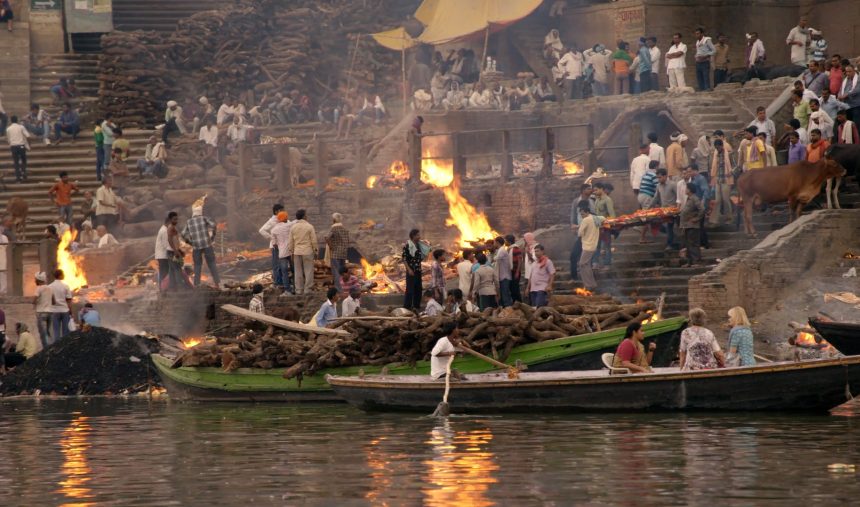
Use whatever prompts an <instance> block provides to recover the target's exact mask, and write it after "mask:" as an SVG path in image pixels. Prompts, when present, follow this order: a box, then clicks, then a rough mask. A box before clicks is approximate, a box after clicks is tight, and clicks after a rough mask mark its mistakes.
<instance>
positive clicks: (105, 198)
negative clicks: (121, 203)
mask: <svg viewBox="0 0 860 507" xmlns="http://www.w3.org/2000/svg"><path fill="white" fill-rule="evenodd" d="M118 213H119V208H118V207H117V197H116V194H115V193H114V191H113V189H112V188H108V187H106V186H104V185H102V186H100V187H99V189H98V190H96V215H116V214H118Z"/></svg>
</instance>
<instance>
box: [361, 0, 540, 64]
mask: <svg viewBox="0 0 860 507" xmlns="http://www.w3.org/2000/svg"><path fill="white" fill-rule="evenodd" d="M540 4H541V0H425V1H424V2H423V3H422V4H421V6H420V7H418V10H417V11H415V19H417V20H418V21H421V22H422V23H423V24H424V25H425V27H426V28H425V29H424V32H422V33H421V35H419V36H418V37H417V38H414V39H413V38H412V37H410V36H409V34H407V33H406V31H405V30H404V29H403V28H395V29H394V30H388V31H385V32H380V33H376V34H373V38H374V40H376V42H378V43H379V44H381V45H383V46H385V47H387V48H389V49H395V50H398V51H399V50H401V49H406V48H409V47H412V46H414V45H416V44H419V43H424V44H431V45H436V44H444V43H446V42H451V41H454V40H457V39H464V38H466V37H469V36H471V35H475V34H477V33H479V32H483V31H485V30H487V28H490V29H492V28H493V27H494V26H496V27H501V26H504V25H508V24H511V23H514V22H516V21H519V20H520V19H522V18H524V17H526V16H528V15H529V14H531V13H532V11H534V10H535V9H537V8H538V6H540Z"/></svg>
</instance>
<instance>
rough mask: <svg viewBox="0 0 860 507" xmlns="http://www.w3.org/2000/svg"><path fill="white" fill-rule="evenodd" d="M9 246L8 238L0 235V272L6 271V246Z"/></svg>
mask: <svg viewBox="0 0 860 507" xmlns="http://www.w3.org/2000/svg"><path fill="white" fill-rule="evenodd" d="M8 244H9V238H7V237H6V235H5V234H0V271H6V248H8V247H7V246H6V245H8Z"/></svg>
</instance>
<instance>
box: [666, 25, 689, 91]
mask: <svg viewBox="0 0 860 507" xmlns="http://www.w3.org/2000/svg"><path fill="white" fill-rule="evenodd" d="M686 57H687V46H686V45H685V44H684V43H683V42H681V34H680V33H676V34H675V35H673V36H672V45H671V46H669V50H668V51H667V52H666V73H667V74H668V75H669V89H670V90H675V89H678V88H684V87H686V86H687V81H686V80H685V79H684V70H685V69H686V68H687V62H686V60H685V58H686Z"/></svg>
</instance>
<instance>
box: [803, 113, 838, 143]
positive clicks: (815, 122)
mask: <svg viewBox="0 0 860 507" xmlns="http://www.w3.org/2000/svg"><path fill="white" fill-rule="evenodd" d="M809 129H810V130H812V129H818V130H820V131H821V138H822V139H830V138H831V137H833V118H831V117H830V115H829V114H827V113H826V112H825V111H824V110H823V109H819V110H818V111H815V112H814V113H812V114H810V115H809Z"/></svg>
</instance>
